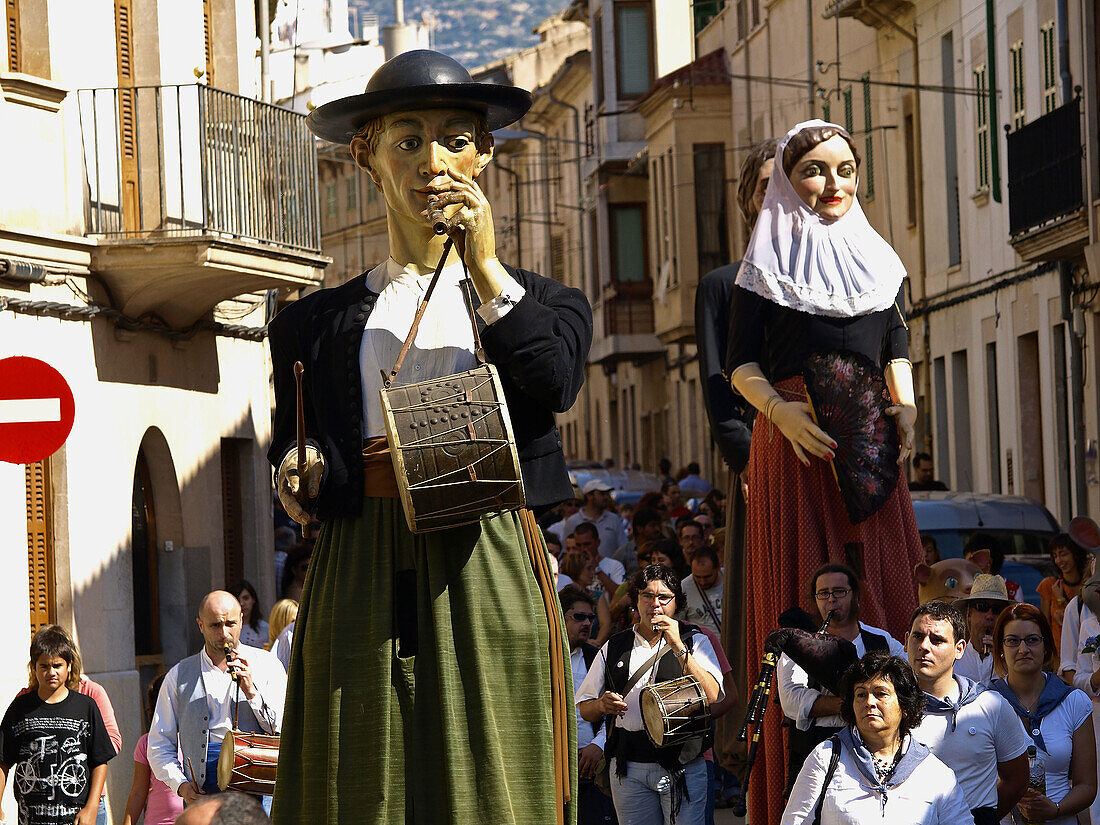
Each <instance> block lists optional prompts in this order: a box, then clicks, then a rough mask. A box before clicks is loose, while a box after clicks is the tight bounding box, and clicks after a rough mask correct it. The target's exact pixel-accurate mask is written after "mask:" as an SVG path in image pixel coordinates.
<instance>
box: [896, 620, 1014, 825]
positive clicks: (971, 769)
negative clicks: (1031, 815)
mask: <svg viewBox="0 0 1100 825" xmlns="http://www.w3.org/2000/svg"><path fill="white" fill-rule="evenodd" d="M965 638H966V623H965V622H964V621H963V617H962V614H961V613H959V611H958V610H957V609H956V608H955V607H954V606H952V605H950V604H947V603H946V602H939V601H932V602H927V603H926V604H922V605H921V606H920V607H918V608H917V610H916V612H915V613H914V614H913V621H912V622H911V625H910V630H909V632H908V633H907V634H906V637H905V650H906V652H907V653H908V655H909V663H910V665H911V666H912V668H913V673H914V674H915V675H916V677H917V683H918V684H919V685H920V687H921V690H923V691H924V694H925V709H924V720H923V721H922V722H921V723H920V725H919V726H918V727H916V728H914V729H913V738H914V739H916V740H917V741H918V742H922V743H923V744H925V745H927V746H928V747H929V748H931V749H932V753H934V754H935V755H936V756H937V757H938V758H939V759H940V761H941V762H943V763H945V764H946V765H947V767H949V768H951V770H953V771H954V772H955V778H956V779H957V780H958V782H959V787H961V788H962V790H963V793H964V794H965V795H966V801H967V804H968V805H969V806H970V812H971V814H973V816H974V823H975V825H996V823H998V822H1000V820H1001V818H1002V817H1004V816H1006V815H1007V814H1008V812H1009V811H1010V810H1012V808H1013V806H1015V805H1016V803H1017V802H1019V801H1020V798H1021V797H1022V796H1023V795H1024V791H1025V790H1027V781H1028V764H1027V748H1028V745H1030V744H1031V739H1030V738H1029V737H1028V735H1027V732H1026V731H1025V730H1024V726H1023V724H1022V723H1021V722H1020V718H1019V717H1018V716H1017V715H1016V711H1014V710H1013V709H1012V706H1011V705H1009V704H1008V702H1006V701H1005V700H1004V698H1003V697H1002V696H1001V695H1000V694H999V693H997V692H996V691H992V690H987V691H982V689H981V688H980V687H979V686H978V685H975V684H974V682H972V681H970V680H969V679H967V678H966V677H965V676H956V675H955V673H954V667H955V662H956V661H958V660H959V659H960V658H962V655H963V651H964V650H965V648H966V641H965Z"/></svg>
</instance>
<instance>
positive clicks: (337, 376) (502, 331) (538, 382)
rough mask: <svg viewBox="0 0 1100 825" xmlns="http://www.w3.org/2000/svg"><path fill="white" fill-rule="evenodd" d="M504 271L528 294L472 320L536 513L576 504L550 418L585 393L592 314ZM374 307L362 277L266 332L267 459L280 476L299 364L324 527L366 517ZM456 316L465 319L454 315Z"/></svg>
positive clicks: (558, 291) (567, 294) (580, 297)
mask: <svg viewBox="0 0 1100 825" xmlns="http://www.w3.org/2000/svg"><path fill="white" fill-rule="evenodd" d="M505 269H507V270H508V273H509V274H510V275H511V276H512V277H513V278H515V279H516V281H517V282H518V283H519V284H520V285H521V286H522V287H523V288H524V289H525V290H526V292H527V294H526V295H524V297H523V298H522V299H521V300H520V301H519V303H517V304H516V305H515V306H514V307H512V309H511V311H510V312H508V314H507V315H505V316H504V317H503V318H501V319H500V320H499V321H497V322H496V323H494V324H492V325H491V326H486V325H484V324H483V323H482V321H481V319H480V318H478V328H479V331H480V333H481V340H482V344H483V346H484V348H485V354H486V356H487V358H488V359H489V361H490V362H491V363H493V364H495V365H496V367H497V369H498V370H499V372H500V379H501V383H502V385H503V387H504V395H505V398H506V399H507V401H508V409H509V411H510V413H511V417H512V430H513V432H514V434H515V437H516V448H517V450H518V452H519V458H520V467H521V470H522V473H523V484H524V487H525V489H526V493H527V505H528V506H529V507H531V508H541V507H546V506H549V505H553V504H556V503H558V502H559V501H561V500H563V499H566V498H569V497H570V496H571V495H573V491H572V487H571V485H570V483H569V476H568V473H567V471H566V467H565V456H564V454H563V453H562V448H561V438H560V436H559V435H558V431H557V427H556V426H555V425H554V413H556V412H565V411H566V410H568V409H569V408H570V407H571V406H573V402H574V401H575V400H576V398H577V393H578V392H580V388H581V384H583V383H584V365H585V362H586V361H587V359H588V350H589V348H590V347H591V345H592V309H591V307H590V306H589V304H588V299H587V298H586V297H585V295H584V293H583V292H581V291H580V290H578V289H572V288H569V287H566V286H563V285H562V284H560V283H558V282H557V281H555V280H552V279H550V278H544V277H542V276H541V275H536V274H535V273H534V272H528V271H527V270H524V269H513V268H512V267H509V266H506V267H505ZM377 298H378V295H377V293H374V292H371V291H370V290H369V289H368V288H367V278H366V273H364V274H362V275H360V276H359V277H357V278H354V279H352V280H351V281H348V282H347V283H346V284H343V285H341V286H338V287H335V288H332V289H323V290H320V291H318V292H314V293H312V294H310V295H307V296H306V297H304V298H302V299H301V300H298V301H295V302H294V303H293V304H291V305H289V306H288V307H286V308H285V309H283V310H282V311H281V312H280V313H279V314H278V315H276V316H275V317H274V318H273V319H271V323H270V324H269V325H268V333H269V334H268V341H269V344H270V346H271V366H272V371H273V376H274V384H275V424H274V431H273V433H272V437H271V449H270V450H268V454H267V457H268V460H269V461H270V462H271V463H272V465H273V466H275V467H278V466H279V463H280V462H281V461H282V459H283V456H285V455H286V454H287V452H288V451H289V450H290V449H292V448H293V446H294V443H295V439H296V432H297V429H296V422H295V409H296V405H295V382H294V362H295V361H301V362H302V363H303V364H304V365H305V376H304V380H303V393H302V394H303V400H304V405H305V419H306V437H307V439H309V441H310V442H311V443H312V444H314V445H315V446H316V447H318V448H319V449H320V451H321V453H322V454H323V455H324V457H325V478H324V481H323V482H322V484H321V489H320V492H319V493H318V500H317V517H318V518H320V519H328V518H332V517H334V516H357V515H359V513H360V512H361V511H362V506H363V473H362V448H363V398H362V396H363V391H362V381H361V377H360V371H359V345H360V342H361V340H362V337H363V328H364V326H365V325H366V322H367V316H368V315H370V313H371V310H372V309H373V308H374V302H375V300H376V299H377ZM475 303H476V302H475ZM455 311H456V312H462V311H464V310H462V309H459V308H457V307H456V308H455Z"/></svg>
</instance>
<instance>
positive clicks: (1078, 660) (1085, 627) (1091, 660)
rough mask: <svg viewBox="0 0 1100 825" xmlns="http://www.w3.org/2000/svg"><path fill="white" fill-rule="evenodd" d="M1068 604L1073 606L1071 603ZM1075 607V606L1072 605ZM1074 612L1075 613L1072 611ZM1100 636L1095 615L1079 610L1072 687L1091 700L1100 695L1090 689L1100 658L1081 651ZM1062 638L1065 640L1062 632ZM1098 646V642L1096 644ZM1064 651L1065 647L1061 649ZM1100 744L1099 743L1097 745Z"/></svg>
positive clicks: (1090, 611)
mask: <svg viewBox="0 0 1100 825" xmlns="http://www.w3.org/2000/svg"><path fill="white" fill-rule="evenodd" d="M1070 604H1073V602H1072V601H1071V602H1070ZM1074 607H1076V605H1074ZM1074 612H1076V611H1074ZM1066 617H1067V618H1068V617H1069V609H1068V608H1067V609H1066ZM1065 627H1066V626H1065V625H1062V629H1063V630H1065ZM1098 635H1100V621H1098V620H1097V618H1096V614H1095V613H1093V612H1092V610H1091V609H1089V608H1088V607H1087V606H1084V607H1082V608H1081V624H1080V625H1079V627H1078V637H1077V643H1076V644H1075V645H1074V646H1073V650H1074V651H1076V656H1075V659H1074V669H1076V671H1077V672H1076V673H1075V674H1074V676H1073V686H1074V687H1075V688H1077V689H1079V690H1083V691H1084V692H1085V693H1087V694H1088V695H1089V696H1090V697H1092V698H1093V699H1100V694H1098V693H1097V692H1096V691H1094V690H1093V689H1092V685H1091V684H1090V682H1091V681H1092V674H1093V673H1095V672H1096V669H1097V665H1098V664H1100V656H1097V654H1096V653H1084V652H1083V650H1084V648H1085V647H1087V646H1088V642H1089V640H1090V639H1091V638H1092V637H1093V636H1098ZM1062 638H1063V639H1064V638H1065V633H1064V632H1063V634H1062ZM1097 644H1098V646H1100V642H1098V643H1097ZM1062 650H1063V651H1065V647H1063V648H1062ZM1067 655H1068V652H1063V653H1062V657H1063V659H1064V658H1065V657H1066V656H1067ZM1098 744H1100V743H1098Z"/></svg>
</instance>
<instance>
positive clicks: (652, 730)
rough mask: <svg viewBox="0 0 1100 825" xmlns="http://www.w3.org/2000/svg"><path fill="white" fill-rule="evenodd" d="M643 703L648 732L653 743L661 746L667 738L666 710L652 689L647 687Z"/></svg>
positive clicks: (643, 693) (643, 717)
mask: <svg viewBox="0 0 1100 825" xmlns="http://www.w3.org/2000/svg"><path fill="white" fill-rule="evenodd" d="M641 703H642V721H643V722H644V723H645V729H646V733H648V734H649V738H650V740H651V741H652V742H653V744H654V745H656V746H657V747H660V746H661V744H662V743H663V742H664V738H665V711H664V708H663V707H661V700H660V698H659V697H658V696H657V694H656V693H654V692H653V691H652V690H648V689H646V690H643V691H642V697H641Z"/></svg>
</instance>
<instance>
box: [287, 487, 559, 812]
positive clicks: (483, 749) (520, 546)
mask: <svg viewBox="0 0 1100 825" xmlns="http://www.w3.org/2000/svg"><path fill="white" fill-rule="evenodd" d="M542 552H545V550H542ZM558 621H559V623H560V622H561V616H560V611H559V612H558ZM561 638H562V639H563V640H564V639H565V638H566V637H565V631H564V627H562V630H561ZM549 640H550V633H549V628H548V627H547V623H546V610H545V608H544V604H543V601H542V596H541V594H540V591H539V587H538V583H537V581H536V579H535V574H534V571H533V570H532V567H531V561H530V558H529V556H528V552H527V549H526V545H525V543H524V539H523V532H522V528H521V525H520V520H519V516H518V515H517V514H514V513H508V514H504V515H501V516H496V517H493V518H486V519H482V521H481V522H480V523H479V524H474V525H470V526H467V527H460V528H455V529H452V530H448V531H443V532H438V533H428V534H424V535H413V534H412V533H410V532H409V530H408V528H407V527H406V525H405V518H404V514H403V512H402V509H401V504H400V501H398V500H397V499H385V498H368V499H365V500H364V504H363V513H362V515H361V516H360V517H358V518H336V519H332V520H330V521H328V522H326V523H325V524H324V525H323V526H322V528H321V533H320V536H319V538H318V540H317V546H316V549H315V550H314V553H313V557H312V559H311V562H310V569H309V574H308V575H307V577H306V582H305V588H304V591H303V594H302V601H301V605H300V607H299V611H298V618H297V623H296V625H295V633H294V644H293V650H292V653H291V661H290V674H289V677H288V680H287V697H286V706H285V709H284V713H283V726H282V741H281V744H280V752H279V771H278V782H277V785H276V789H275V794H274V811H273V817H272V821H273V822H274V823H275V825H383V824H385V825H397V824H398V823H406V824H407V825H414V823H415V824H416V825H427V823H432V825H437V824H439V825H554V823H555V822H556V821H557V819H558V812H557V805H558V803H557V793H556V790H555V787H556V786H555V776H554V740H553V730H552V705H551V685H550V656H549V644H550V641H549ZM563 653H564V662H565V663H566V665H565V676H566V687H567V690H570V691H571V689H572V688H571V687H570V686H571V685H572V678H571V672H570V669H569V666H568V661H569V650H568V648H566V649H565V650H564V651H563ZM570 707H571V706H570ZM570 719H572V720H575V714H571V715H570ZM569 731H570V733H569V753H570V764H571V765H572V771H571V774H572V781H571V783H570V784H571V786H572V788H573V799H574V800H575V799H576V754H577V750H576V727H575V724H574V723H571V724H570V726H569ZM564 821H565V822H566V823H567V824H568V823H575V821H576V813H575V804H574V803H570V804H569V805H567V806H566V811H565V819H564Z"/></svg>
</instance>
